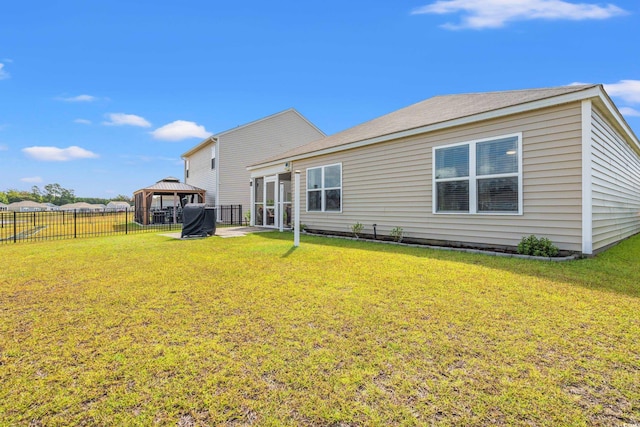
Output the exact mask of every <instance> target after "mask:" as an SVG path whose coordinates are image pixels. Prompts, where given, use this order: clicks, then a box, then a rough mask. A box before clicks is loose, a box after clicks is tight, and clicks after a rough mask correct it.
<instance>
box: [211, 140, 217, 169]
mask: <svg viewBox="0 0 640 427" xmlns="http://www.w3.org/2000/svg"><path fill="white" fill-rule="evenodd" d="M215 168H216V146H215V145H213V146H212V147H211V169H215Z"/></svg>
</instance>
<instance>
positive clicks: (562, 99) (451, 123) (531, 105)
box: [247, 85, 640, 171]
mask: <svg viewBox="0 0 640 427" xmlns="http://www.w3.org/2000/svg"><path fill="white" fill-rule="evenodd" d="M590 98H599V99H601V100H602V102H603V104H604V105H605V106H606V107H607V109H608V110H609V111H610V112H611V114H612V115H613V117H614V118H615V119H616V121H617V122H618V124H619V125H620V126H621V128H622V129H623V130H624V131H625V133H627V135H628V136H629V139H631V141H632V142H633V143H634V144H636V147H637V148H638V149H640V143H639V141H638V138H637V137H636V135H635V134H634V133H633V131H632V130H631V128H630V127H629V125H628V124H627V122H626V121H625V120H624V118H623V117H622V115H621V114H620V112H619V111H618V109H617V108H616V107H615V104H614V103H613V102H612V101H611V99H610V98H609V96H608V95H607V94H606V92H605V91H604V88H603V87H602V85H593V86H589V87H586V88H585V89H583V90H579V91H576V92H571V93H567V94H563V95H556V96H551V97H548V98H543V99H539V100H536V101H530V102H525V103H522V104H516V105H512V106H509V107H503V108H499V109H497V110H491V111H485V112H482V113H478V114H474V115H471V116H466V117H460V118H457V119H452V120H448V121H445V122H440V123H434V124H430V125H426V126H421V127H417V128H413V129H407V130H403V131H399V132H394V133H390V134H387V135H381V136H377V137H373V138H368V139H363V140H360V141H354V142H350V143H347V144H343V145H337V146H335V147H329V148H325V149H320V150H317V151H310V152H308V153H303V154H298V155H294V156H289V157H281V158H279V159H275V160H272V161H269V162H268V163H256V164H253V165H251V166H248V167H247V170H249V171H252V170H255V169H261V168H264V167H269V166H274V165H277V164H280V163H282V162H283V161H296V160H300V159H306V158H309V157H316V156H322V155H325V154H332V153H337V152H340V151H345V150H351V149H353V148H360V147H364V146H367V145H372V144H379V143H381V142H386V141H391V140H394V139H398V138H406V137H410V136H414V135H419V134H422V133H427V132H433V131H437V130H442V129H448V128H452V127H456V126H462V125H466V124H471V123H475V122H480V121H484V120H490V119H495V118H500V117H505V116H510V115H512V114H518V113H524V112H529V111H534V110H538V109H541V108H546V107H551V106H554V105H560V104H566V103H570V102H577V101H582V100H584V99H590Z"/></svg>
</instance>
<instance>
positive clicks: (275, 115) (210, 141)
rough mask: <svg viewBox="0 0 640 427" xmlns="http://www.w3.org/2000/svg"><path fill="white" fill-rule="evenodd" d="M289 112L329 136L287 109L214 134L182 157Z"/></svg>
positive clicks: (307, 120) (292, 109) (303, 117)
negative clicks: (224, 137) (220, 138)
mask: <svg viewBox="0 0 640 427" xmlns="http://www.w3.org/2000/svg"><path fill="white" fill-rule="evenodd" d="M289 112H293V113H295V114H296V115H297V116H298V117H300V118H301V119H302V120H304V121H305V122H307V124H309V125H311V127H313V128H314V129H315V130H317V131H318V132H319V133H320V134H321V135H322V136H327V135H326V134H325V133H324V132H323V131H321V130H320V129H319V128H318V127H317V126H316V125H314V124H313V123H311V122H310V121H309V119H307V118H306V117H305V116H303V115H302V114H300V112H298V110H296V109H295V108H288V109H286V110H283V111H280V112H278V113H275V114H271V115H269V116H266V117H262V118H260V119H258V120H254V121H252V122H249V123H245V124H243V125H240V126H237V127H235V128H232V129H228V130H225V131H223V132H220V133H216V134H213V135H211V136H209V137H208V138H206V139H204V140H203V141H202V142H200V144H198V145H196V146H195V147H193V148H192V149H190V150H189V151H187V152H185V153H184V154H182V155H181V156H180V157H182V158H185V157H189V156H190V155H192V154H193V153H195V152H196V151H199V150H201V149H202V148H204V147H206V146H207V145H209V144H210V143H212V142H218V138H219V137H221V136H224V135H227V134H230V133H233V132H236V131H239V130H242V129H245V128H247V127H249V126H253V125H255V124H258V123H260V122H263V121H265V120H270V119H273V118H275V117H278V116H281V115H283V114H285V113H289Z"/></svg>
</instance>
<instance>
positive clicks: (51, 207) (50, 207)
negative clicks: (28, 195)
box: [41, 202, 60, 211]
mask: <svg viewBox="0 0 640 427" xmlns="http://www.w3.org/2000/svg"><path fill="white" fill-rule="evenodd" d="M41 204H42V206H44V207H45V209H46V210H47V211H59V210H60V206H58V205H54V204H53V203H48V202H47V203H41Z"/></svg>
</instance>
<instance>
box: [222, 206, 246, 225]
mask: <svg viewBox="0 0 640 427" xmlns="http://www.w3.org/2000/svg"><path fill="white" fill-rule="evenodd" d="M216 209H217V211H218V223H219V224H223V225H248V224H247V220H246V218H243V216H242V205H227V206H216Z"/></svg>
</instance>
